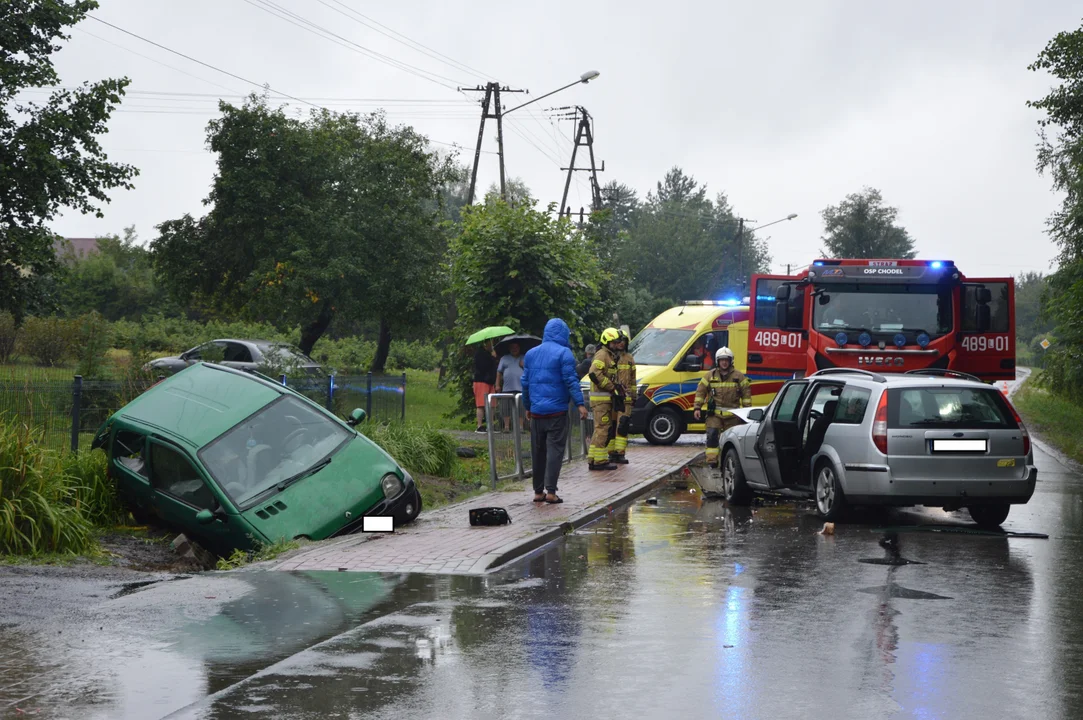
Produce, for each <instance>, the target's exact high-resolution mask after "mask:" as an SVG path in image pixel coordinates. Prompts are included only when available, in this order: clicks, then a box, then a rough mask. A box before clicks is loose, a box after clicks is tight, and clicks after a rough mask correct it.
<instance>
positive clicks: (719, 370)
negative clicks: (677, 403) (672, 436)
mask: <svg viewBox="0 0 1083 720" xmlns="http://www.w3.org/2000/svg"><path fill="white" fill-rule="evenodd" d="M714 357H715V366H714V368H713V369H712V370H711V371H710V372H708V373H707V374H706V375H704V376H703V379H701V380H700V381H699V385H698V386H697V387H696V400H695V403H694V405H693V407H694V408H695V417H696V420H699V419H701V417H702V416H703V415H704V414H706V417H707V420H706V425H707V465H708V466H709V467H712V468H713V467H718V439H719V438H720V437H721V436H722V431H723V430H725V429H726V428H728V427H731V426H733V425H736V424H738V422H739V421H738V419H737V417H736V416H734V415H733V413H731V412H730V410H731V409H732V408H737V407H752V384H751V383H749V381H748V378H747V377H745V375H744V373H742V372H740V371H739V370H737V369H736V368H735V367H733V351H732V350H730V349H729V348H728V347H723V348H719V349H718V351H717V352H716V353H715V354H714Z"/></svg>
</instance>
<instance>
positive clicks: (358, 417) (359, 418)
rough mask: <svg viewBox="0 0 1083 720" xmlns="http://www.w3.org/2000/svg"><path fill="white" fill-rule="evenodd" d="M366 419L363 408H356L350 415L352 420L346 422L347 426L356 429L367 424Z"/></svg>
mask: <svg viewBox="0 0 1083 720" xmlns="http://www.w3.org/2000/svg"><path fill="white" fill-rule="evenodd" d="M366 417H367V416H366V415H365V411H364V410H362V409H361V408H354V411H353V412H352V413H350V419H349V420H347V421H346V424H347V425H349V426H350V427H356V426H357V425H360V424H361V423H363V422H365V418H366Z"/></svg>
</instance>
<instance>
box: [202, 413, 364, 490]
mask: <svg viewBox="0 0 1083 720" xmlns="http://www.w3.org/2000/svg"><path fill="white" fill-rule="evenodd" d="M351 434H352V433H351V432H350V431H349V430H347V429H346V428H344V427H343V426H342V425H340V424H339V423H337V422H335V421H334V420H332V419H331V418H329V417H327V416H326V415H324V414H323V413H321V412H320V411H319V410H317V409H316V408H314V407H312V406H311V405H309V404H308V403H306V402H305V401H303V400H300V399H298V398H296V397H293V396H291V395H283V396H282V397H281V398H280V399H278V400H275V401H274V402H273V403H271V404H270V405H268V406H267V407H265V408H263V409H262V410H260V411H259V412H257V413H256V414H255V415H252V416H251V417H249V418H247V419H245V420H244V422H242V423H241V424H239V425H237V426H236V427H234V428H233V429H231V430H229V431H228V432H226V433H225V434H224V435H222V436H221V437H219V438H218V439H217V440H215V441H214V442H212V443H211V444H210V445H208V446H207V447H205V448H204V449H203V450H202V451H200V453H199V456H200V458H201V459H202V460H203V464H204V465H205V466H206V467H207V469H208V470H209V471H210V473H211V475H212V476H213V477H214V479H215V480H216V481H218V484H219V485H220V486H221V487H222V489H223V490H225V491H226V493H227V494H228V495H229V496H230V498H231V499H232V500H233V502H235V503H236V504H237V505H238V506H241V507H244V506H245V505H246V504H248V503H249V502H251V500H252V499H253V498H255V497H256V496H258V495H260V494H262V493H264V492H266V491H267V490H269V489H271V488H273V487H275V486H276V485H278V484H279V483H281V482H283V481H284V480H287V479H289V478H290V477H292V476H295V475H297V474H298V473H302V472H304V471H306V470H308V469H309V468H311V467H313V466H314V465H316V464H318V463H320V462H322V461H323V460H324V459H326V458H328V457H330V456H331V455H332V454H333V453H334V452H335V451H336V450H338V449H339V447H341V446H342V445H343V443H344V442H345V441H346V440H347V439H349V437H350V436H351Z"/></svg>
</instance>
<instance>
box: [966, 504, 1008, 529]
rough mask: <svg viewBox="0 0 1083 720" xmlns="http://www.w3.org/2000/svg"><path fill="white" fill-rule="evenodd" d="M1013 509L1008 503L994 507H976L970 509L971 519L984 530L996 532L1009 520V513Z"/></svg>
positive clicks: (994, 505)
mask: <svg viewBox="0 0 1083 720" xmlns="http://www.w3.org/2000/svg"><path fill="white" fill-rule="evenodd" d="M1011 508H1012V506H1011V505H1009V504H1008V503H995V504H993V505H974V506H973V507H968V508H967V510H969V511H970V517H971V518H973V519H974V522H976V523H977V524H978V527H980V528H982V529H983V530H996V529H997V528H999V527H1000V525H1001V523H1003V522H1004V521H1005V520H1007V519H1008V511H1010V510H1011Z"/></svg>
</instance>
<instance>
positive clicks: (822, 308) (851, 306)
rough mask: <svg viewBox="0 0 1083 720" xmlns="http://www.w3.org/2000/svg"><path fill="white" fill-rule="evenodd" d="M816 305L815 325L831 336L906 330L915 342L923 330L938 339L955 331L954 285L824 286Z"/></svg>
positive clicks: (814, 306)
mask: <svg viewBox="0 0 1083 720" xmlns="http://www.w3.org/2000/svg"><path fill="white" fill-rule="evenodd" d="M813 308H814V309H813V323H814V326H815V328H816V329H817V330H818V331H820V332H821V333H824V334H827V335H831V336H834V335H835V334H837V333H839V332H861V331H866V332H869V333H870V334H876V333H891V334H893V335H894V334H898V333H902V334H903V335H905V336H906V337H907V342H908V344H913V343H915V342H916V337H917V335H919V334H921V333H925V334H926V335H928V336H929V337H930V338H937V337H940V336H941V335H946V334H947V333H950V332H951V330H952V310H951V288H948V287H943V286H937V285H911V284H897V285H862V284H858V283H846V284H840V285H831V286H822V287H821V288H820V294H819V296H818V301H817V302H816V303H815V305H813ZM855 339H856V338H855ZM851 342H853V340H851Z"/></svg>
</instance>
